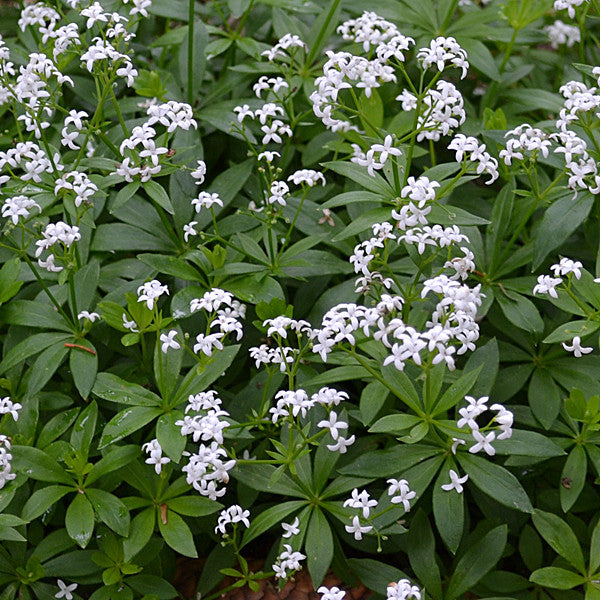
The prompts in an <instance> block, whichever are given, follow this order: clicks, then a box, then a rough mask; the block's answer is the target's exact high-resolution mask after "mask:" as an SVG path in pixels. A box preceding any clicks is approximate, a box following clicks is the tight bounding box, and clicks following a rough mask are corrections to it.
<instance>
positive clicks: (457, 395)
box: [432, 365, 483, 416]
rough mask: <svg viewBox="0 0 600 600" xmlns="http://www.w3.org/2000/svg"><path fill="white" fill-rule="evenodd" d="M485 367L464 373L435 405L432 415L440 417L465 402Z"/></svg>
mask: <svg viewBox="0 0 600 600" xmlns="http://www.w3.org/2000/svg"><path fill="white" fill-rule="evenodd" d="M482 369H483V365H481V366H479V367H477V368H476V369H472V370H470V371H467V372H466V373H465V372H464V371H463V373H462V375H461V376H460V377H459V378H458V379H457V380H456V381H455V382H454V383H453V384H452V385H451V386H450V387H449V388H448V389H447V390H446V391H445V392H444V395H443V396H442V397H441V398H440V399H439V400H438V401H437V402H435V403H434V405H433V407H432V414H433V415H434V416H435V415H439V414H440V413H442V412H445V411H447V410H449V409H450V408H453V407H454V406H456V405H457V404H458V403H459V402H463V401H464V399H465V396H466V395H467V394H468V393H469V392H470V391H471V388H472V387H473V386H474V385H475V382H476V381H477V378H478V377H479V374H480V373H481V370H482Z"/></svg>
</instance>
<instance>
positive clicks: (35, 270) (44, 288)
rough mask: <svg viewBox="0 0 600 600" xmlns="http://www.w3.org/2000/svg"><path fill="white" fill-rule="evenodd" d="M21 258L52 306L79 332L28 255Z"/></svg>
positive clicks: (22, 254)
mask: <svg viewBox="0 0 600 600" xmlns="http://www.w3.org/2000/svg"><path fill="white" fill-rule="evenodd" d="M21 256H22V257H23V259H24V260H25V262H26V263H27V265H28V266H29V268H30V269H31V272H32V273H33V274H34V276H35V278H36V279H37V281H38V283H39V284H40V285H41V286H42V289H43V290H44V291H45V292H46V295H47V296H48V298H49V299H50V302H52V304H54V306H55V308H56V310H57V311H58V312H59V313H60V314H61V316H62V317H63V318H64V319H65V320H66V321H67V323H69V325H71V326H72V327H73V329H74V330H77V327H76V326H75V325H74V323H73V321H72V320H71V318H70V317H69V315H68V314H67V313H66V312H65V311H64V309H63V307H62V306H61V305H60V304H59V302H58V300H56V298H55V297H54V294H52V292H51V291H50V290H49V288H48V286H47V285H46V282H45V281H44V280H43V279H42V277H41V275H40V274H39V273H38V270H37V269H36V268H35V265H34V264H33V262H32V261H31V259H30V258H29V256H27V254H26V253H25V252H22V253H21Z"/></svg>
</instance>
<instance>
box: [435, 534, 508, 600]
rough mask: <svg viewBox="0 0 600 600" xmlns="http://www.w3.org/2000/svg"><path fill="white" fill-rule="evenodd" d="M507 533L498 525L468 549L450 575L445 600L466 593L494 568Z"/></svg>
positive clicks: (450, 599) (500, 554)
mask: <svg viewBox="0 0 600 600" xmlns="http://www.w3.org/2000/svg"><path fill="white" fill-rule="evenodd" d="M507 531H508V528H507V526H506V525H500V526H499V527H496V528H495V529H492V530H491V531H489V532H488V533H487V534H486V535H484V536H483V538H482V539H480V540H479V541H478V542H476V543H475V544H473V545H472V546H470V547H469V548H468V550H467V551H466V552H465V553H464V554H463V555H462V557H461V559H460V560H459V561H458V564H457V565H456V567H455V569H454V573H452V577H451V579H450V583H449V584H448V589H447V590H446V596H445V598H447V600H453V599H454V598H458V597H459V596H460V595H461V594H464V593H465V592H467V591H468V590H469V589H471V588H472V587H473V586H474V585H475V584H476V583H477V582H478V581H480V580H481V578H482V577H483V576H484V575H486V574H487V573H488V572H489V571H491V570H492V569H493V568H494V566H495V565H496V563H497V562H498V561H499V560H500V558H501V556H502V552H503V551H504V547H505V546H506V536H507Z"/></svg>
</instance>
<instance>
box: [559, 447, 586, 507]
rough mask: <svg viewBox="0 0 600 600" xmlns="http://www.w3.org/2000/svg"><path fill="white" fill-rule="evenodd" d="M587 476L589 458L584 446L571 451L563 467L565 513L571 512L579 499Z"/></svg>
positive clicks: (562, 505) (562, 484)
mask: <svg viewBox="0 0 600 600" xmlns="http://www.w3.org/2000/svg"><path fill="white" fill-rule="evenodd" d="M586 474H587V457H586V455H585V450H584V449H583V447H582V446H579V445H576V446H574V448H573V450H571V452H570V454H569V456H568V457H567V460H566V462H565V465H564V467H563V470H562V473H561V476H560V480H561V485H560V486H559V490H560V505H561V507H562V509H563V512H569V511H570V510H571V508H572V506H573V504H575V502H576V501H577V498H579V495H580V494H581V490H583V486H584V484H585V477H586Z"/></svg>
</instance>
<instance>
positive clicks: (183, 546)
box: [158, 510, 198, 558]
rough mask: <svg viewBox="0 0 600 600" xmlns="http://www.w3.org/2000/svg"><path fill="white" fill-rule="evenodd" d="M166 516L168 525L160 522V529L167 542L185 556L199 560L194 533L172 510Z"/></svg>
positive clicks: (160, 520)
mask: <svg viewBox="0 0 600 600" xmlns="http://www.w3.org/2000/svg"><path fill="white" fill-rule="evenodd" d="M166 516H167V518H166V523H163V521H162V519H159V520H158V528H159V530H160V533H161V535H162V536H163V539H164V540H165V542H167V544H168V545H169V546H170V547H171V548H173V550H175V551H176V552H179V553H180V554H183V556H190V557H192V558H198V553H197V552H196V548H195V546H194V540H193V537H192V532H191V531H190V528H189V527H188V526H187V525H186V523H185V521H184V520H183V519H182V518H181V517H180V516H179V515H178V514H177V513H175V512H173V511H172V510H167V513H166Z"/></svg>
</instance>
